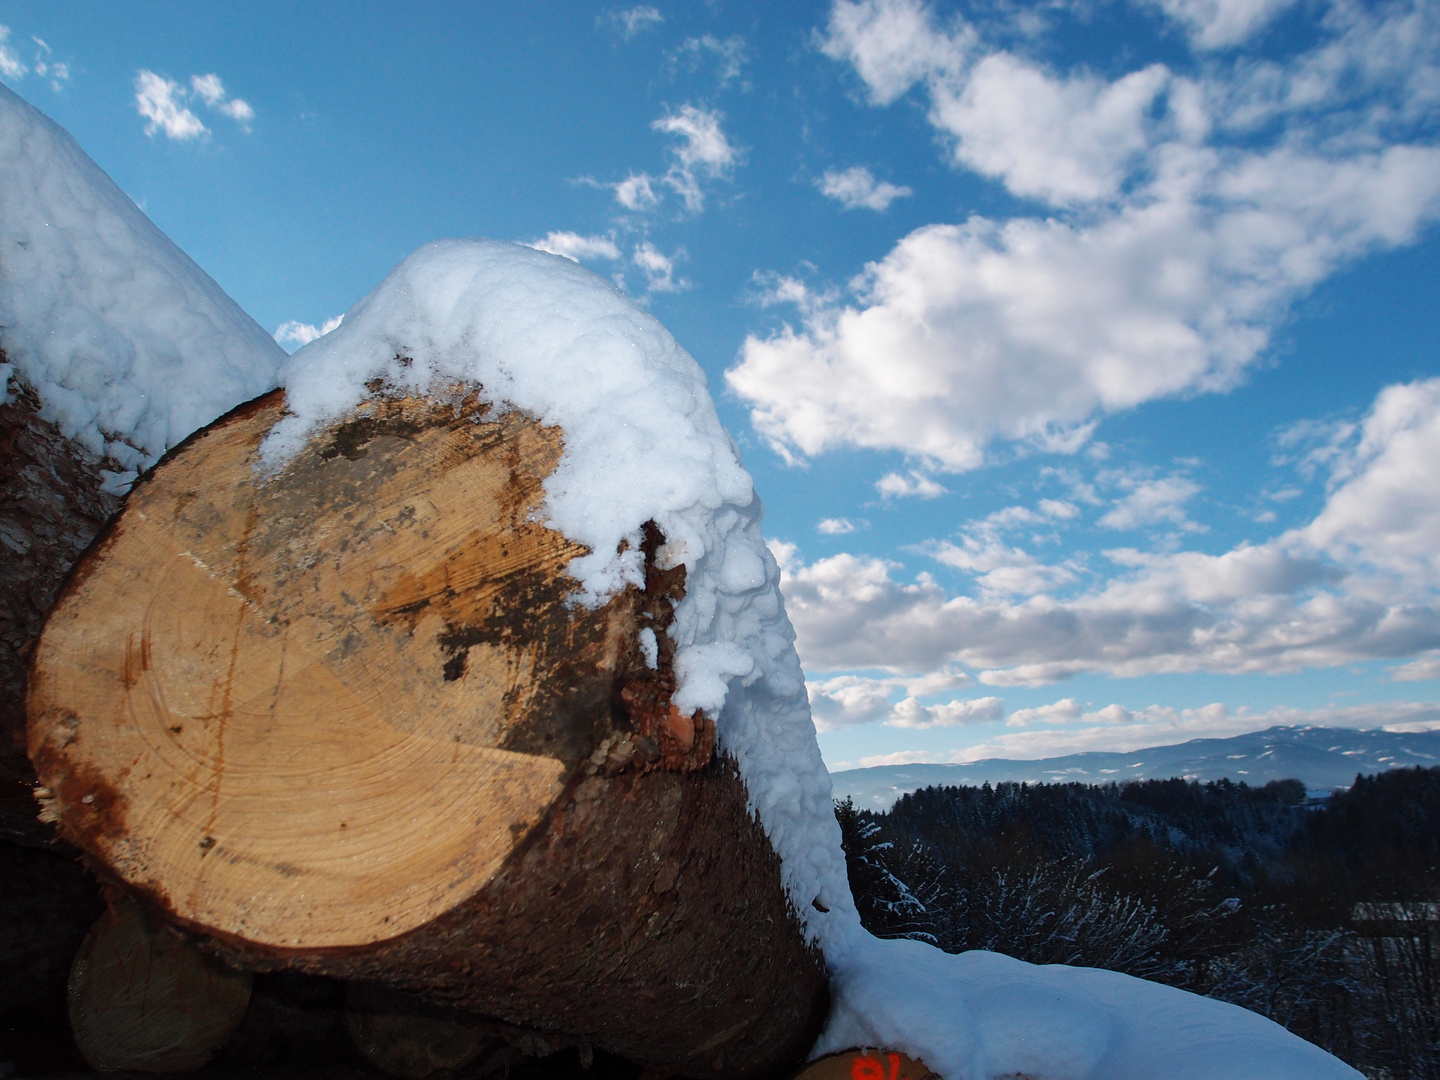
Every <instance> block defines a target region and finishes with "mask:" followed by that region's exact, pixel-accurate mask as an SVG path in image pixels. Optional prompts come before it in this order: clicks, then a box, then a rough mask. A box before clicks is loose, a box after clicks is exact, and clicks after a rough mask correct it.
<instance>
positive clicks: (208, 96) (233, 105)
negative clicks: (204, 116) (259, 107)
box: [190, 74, 255, 131]
mask: <svg viewBox="0 0 1440 1080" xmlns="http://www.w3.org/2000/svg"><path fill="white" fill-rule="evenodd" d="M190 86H191V89H193V90H194V91H195V93H196V94H197V95H199V97H200V99H201V100H202V101H204V102H205V104H206V105H208V106H209V107H210V108H212V109H214V110H215V111H216V112H218V113H220V114H222V115H223V116H228V117H230V119H232V120H234V121H235V122H236V123H237V124H239V125H240V127H241V129H243V130H244V131H249V130H250V122H251V121H252V120H254V119H255V110H254V109H252V108H251V107H250V103H249V102H247V101H244V100H242V99H241V98H227V97H226V94H225V85H224V83H222V82H221V81H220V76H219V75H215V74H210V75H192V76H191V77H190Z"/></svg>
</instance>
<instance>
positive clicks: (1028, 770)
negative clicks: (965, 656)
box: [830, 727, 1440, 810]
mask: <svg viewBox="0 0 1440 1080" xmlns="http://www.w3.org/2000/svg"><path fill="white" fill-rule="evenodd" d="M1435 762H1440V731H1414V732H1396V731H1378V730H1377V731H1357V730H1352V729H1349V728H1326V727H1273V728H1270V729H1268V730H1266V731H1255V732H1251V733H1250V734H1247V735H1236V736H1234V737H1232V738H1229V739H1191V740H1190V741H1189V742H1185V743H1180V744H1178V745H1175V746H1152V747H1147V748H1145V749H1143V750H1131V751H1129V752H1128V753H1087V754H1067V755H1065V756H1064V757H1054V758H1041V759H1039V760H1036V761H1014V760H1009V759H1006V758H986V759H984V760H982V761H971V762H966V763H964V764H958V765H880V766H876V767H874V768H869V769H847V770H845V771H843V772H836V773H831V777H830V778H831V781H832V783H833V784H834V785H835V798H837V799H845V798H849V799H851V800H853V801H854V803H855V805H856V807H862V808H864V809H867V810H888V809H889V808H890V806H892V805H893V804H894V802H895V800H896V799H898V798H900V796H902V795H905V794H907V793H909V792H912V791H918V790H919V789H921V788H924V787H932V786H935V787H967V786H968V787H979V786H980V785H982V784H1001V783H1013V784H1020V783H1026V784H1058V783H1075V784H1108V783H1111V782H1123V781H1125V780H1168V779H1170V778H1172V777H1180V778H1182V779H1186V780H1199V781H1201V782H1202V783H1203V782H1207V781H1211V780H1233V781H1235V782H1236V783H1240V782H1244V783H1246V784H1249V785H1250V786H1251V787H1258V786H1260V785H1263V784H1268V783H1270V782H1271V781H1272V780H1299V781H1300V782H1301V783H1302V784H1304V785H1305V787H1306V788H1307V789H1309V790H1311V791H1327V790H1334V789H1335V788H1343V787H1349V786H1350V784H1351V783H1353V782H1354V780H1355V777H1356V775H1358V774H1361V773H1364V774H1367V775H1368V774H1372V773H1380V772H1385V771H1387V770H1389V769H1395V768H1402V767H1406V766H1411V765H1431V764H1434V763H1435Z"/></svg>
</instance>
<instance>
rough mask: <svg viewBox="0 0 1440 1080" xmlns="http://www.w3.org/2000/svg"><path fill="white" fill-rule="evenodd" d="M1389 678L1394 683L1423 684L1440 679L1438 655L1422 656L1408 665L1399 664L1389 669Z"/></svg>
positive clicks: (1439, 657)
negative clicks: (1426, 681)
mask: <svg viewBox="0 0 1440 1080" xmlns="http://www.w3.org/2000/svg"><path fill="white" fill-rule="evenodd" d="M1390 678H1392V679H1394V680H1395V681H1396V682H1423V681H1425V680H1429V679H1440V653H1437V654H1434V655H1431V656H1422V657H1421V658H1420V659H1419V660H1412V661H1411V662H1410V663H1408V664H1399V665H1397V666H1396V667H1393V668H1391V669H1390Z"/></svg>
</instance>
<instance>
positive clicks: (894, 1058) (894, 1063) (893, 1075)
mask: <svg viewBox="0 0 1440 1080" xmlns="http://www.w3.org/2000/svg"><path fill="white" fill-rule="evenodd" d="M899 1076H900V1055H899V1054H891V1055H890V1080H898V1078H899Z"/></svg>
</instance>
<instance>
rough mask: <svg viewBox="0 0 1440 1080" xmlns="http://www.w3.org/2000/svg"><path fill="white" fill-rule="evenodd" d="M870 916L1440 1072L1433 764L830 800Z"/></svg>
mask: <svg viewBox="0 0 1440 1080" xmlns="http://www.w3.org/2000/svg"><path fill="white" fill-rule="evenodd" d="M836 813H837V816H838V818H839V821H840V825H841V831H842V833H843V836H844V845H845V854H846V860H847V866H848V871H849V876H850V885H851V889H852V891H853V892H854V894H855V899H856V903H857V904H858V905H859V908H860V913H861V918H862V920H863V921H864V923H865V925H866V927H867V928H868V929H870V930H871V931H872V932H873V933H875V934H877V935H879V936H882V937H910V938H916V939H919V940H923V941H928V942H931V943H933V944H935V945H938V946H939V947H940V948H943V949H945V950H947V951H950V952H961V951H964V950H967V949H990V950H994V951H997V952H1002V953H1006V954H1008V955H1010V956H1014V957H1017V958H1019V959H1022V960H1027V961H1030V962H1032V963H1037V964H1075V965H1081V966H1086V967H1097V968H1106V969H1110V970H1114V971H1121V972H1126V973H1129V974H1132V975H1138V976H1142V977H1144V978H1147V979H1153V980H1157V981H1159V982H1163V983H1168V984H1170V985H1172V986H1177V987H1180V988H1182V989H1185V990H1189V991H1193V992H1195V993H1199V994H1204V995H1208V996H1210V997H1214V998H1219V999H1221V1000H1224V1001H1229V1002H1232V1003H1234V1004H1236V1005H1241V1006H1244V1007H1245V1008H1248V1009H1252V1010H1254V1011H1256V1012H1259V1013H1262V1014H1263V1015H1265V1016H1268V1017H1270V1018H1271V1019H1273V1020H1275V1021H1277V1022H1279V1023H1280V1024H1283V1025H1284V1026H1285V1027H1287V1028H1288V1029H1290V1030H1291V1031H1293V1032H1295V1033H1296V1034H1297V1035H1300V1036H1302V1037H1304V1038H1306V1039H1309V1040H1310V1041H1312V1042H1314V1043H1316V1044H1318V1045H1320V1046H1322V1047H1324V1048H1325V1049H1326V1050H1328V1051H1330V1052H1331V1053H1333V1054H1335V1055H1337V1056H1339V1057H1340V1058H1342V1059H1344V1060H1345V1061H1347V1062H1349V1063H1350V1064H1351V1065H1353V1066H1355V1067H1356V1068H1357V1069H1359V1070H1360V1071H1361V1072H1363V1073H1364V1074H1365V1075H1366V1076H1368V1077H1372V1078H1375V1080H1380V1078H1384V1080H1433V1078H1436V1077H1440V992H1437V988H1440V957H1437V946H1440V859H1437V854H1440V851H1437V849H1440V768H1429V769H1423V768H1414V769H1397V770H1393V771H1390V772H1386V773H1382V774H1379V775H1376V776H1370V777H1366V776H1358V777H1356V779H1355V782H1354V784H1353V785H1352V786H1351V787H1350V788H1349V789H1347V790H1341V791H1337V792H1335V793H1334V794H1333V795H1331V796H1330V797H1328V798H1323V799H1310V798H1307V796H1306V791H1305V788H1304V786H1303V785H1302V784H1301V783H1300V782H1299V781H1297V780H1284V781H1276V782H1273V783H1269V784H1266V785H1265V786H1263V787H1253V788H1252V787H1249V786H1247V785H1245V784H1244V783H1233V782H1231V781H1228V780H1220V781H1215V782H1211V783H1205V784H1201V783H1198V782H1194V781H1186V780H1180V779H1174V780H1149V781H1140V782H1133V783H1128V784H1124V785H1116V784H1106V785H1084V784H1034V785H1031V784H1009V783H1002V784H999V785H997V786H995V787H991V786H990V785H989V784H986V785H985V786H984V787H980V788H974V787H931V788H925V789H922V790H920V791H916V792H913V793H911V794H909V795H905V796H903V797H902V798H901V799H900V800H899V801H898V802H897V803H896V804H895V805H894V807H892V808H891V810H890V811H889V812H887V813H875V812H870V811H866V810H860V809H856V808H855V807H854V805H853V804H852V803H851V802H850V801H849V800H846V801H844V802H839V803H837V804H836Z"/></svg>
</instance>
